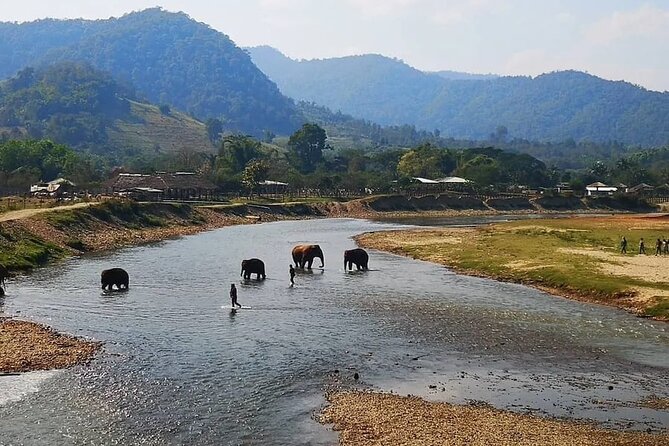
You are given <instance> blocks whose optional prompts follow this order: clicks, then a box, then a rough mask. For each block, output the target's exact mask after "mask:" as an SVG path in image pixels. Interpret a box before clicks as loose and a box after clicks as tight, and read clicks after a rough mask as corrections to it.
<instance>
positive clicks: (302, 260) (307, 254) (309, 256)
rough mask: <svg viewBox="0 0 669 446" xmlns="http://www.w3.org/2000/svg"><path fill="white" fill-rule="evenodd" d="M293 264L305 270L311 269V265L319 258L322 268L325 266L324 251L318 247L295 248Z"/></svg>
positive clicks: (304, 246) (303, 246) (298, 246)
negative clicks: (305, 268)
mask: <svg viewBox="0 0 669 446" xmlns="http://www.w3.org/2000/svg"><path fill="white" fill-rule="evenodd" d="M292 254H293V262H295V266H296V267H298V268H301V269H304V266H305V265H306V267H307V268H308V269H311V264H312V263H313V262H314V259H315V258H316V257H318V258H319V259H321V268H323V267H324V266H325V262H324V261H323V251H322V250H321V247H320V246H318V245H297V246H295V247H294V248H293V253H292Z"/></svg>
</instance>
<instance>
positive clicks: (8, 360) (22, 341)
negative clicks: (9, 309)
mask: <svg viewBox="0 0 669 446" xmlns="http://www.w3.org/2000/svg"><path fill="white" fill-rule="evenodd" d="M100 347H101V344H100V343H99V342H91V341H87V340H84V339H80V338H76V337H74V336H69V335H64V334H60V333H56V332H55V331H54V330H52V329H51V328H49V327H46V326H44V325H40V324H36V323H34V322H28V321H20V320H14V319H0V373H19V372H27V371H33V370H49V369H61V368H66V367H71V366H73V365H75V364H82V363H86V362H88V361H90V360H91V359H92V358H93V356H94V355H95V353H96V352H97V351H98V350H99V349H100Z"/></svg>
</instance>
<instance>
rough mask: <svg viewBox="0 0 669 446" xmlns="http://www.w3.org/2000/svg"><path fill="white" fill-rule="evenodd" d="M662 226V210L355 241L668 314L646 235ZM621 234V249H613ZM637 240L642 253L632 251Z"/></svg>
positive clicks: (668, 275) (663, 268) (661, 270)
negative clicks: (644, 252)
mask: <svg viewBox="0 0 669 446" xmlns="http://www.w3.org/2000/svg"><path fill="white" fill-rule="evenodd" d="M667 231H669V218H667V217H666V216H663V215H618V216H608V217H601V216H600V217H582V216H581V217H574V218H560V219H544V220H541V221H537V220H525V221H522V220H521V221H515V222H509V223H500V224H494V225H489V226H485V227H480V228H468V229H462V228H440V229H424V230H407V231H392V232H380V233H370V234H363V235H361V236H358V237H357V238H356V240H357V242H358V243H359V244H360V245H361V246H363V247H368V248H375V249H380V250H384V251H388V252H393V253H396V254H401V255H406V256H410V257H414V258H418V259H421V260H427V261H431V262H435V263H439V264H442V265H445V266H447V267H449V268H452V269H454V270H456V271H458V272H460V273H463V274H468V275H475V276H480V277H487V278H492V279H496V280H502V281H509V282H516V283H522V284H526V285H529V286H533V287H536V288H539V289H542V290H545V291H548V292H551V293H553V294H557V295H561V296H564V297H568V298H572V299H577V300H581V301H586V302H591V303H597V304H605V305H610V306H615V307H618V308H622V309H625V310H627V311H630V312H632V313H634V314H637V315H639V316H645V317H652V318H655V319H658V320H664V321H666V320H669V268H667V266H669V256H654V255H652V254H653V251H654V247H653V245H654V240H656V239H657V238H658V237H662V236H663V234H664V233H665V232H667ZM622 235H625V236H626V237H627V239H628V241H629V245H628V253H627V254H625V255H623V254H620V252H619V240H620V237H621V236H622ZM642 237H643V238H644V239H645V240H646V244H647V252H648V253H649V254H651V255H638V254H637V253H636V252H635V250H637V249H638V248H637V246H638V241H639V240H640V238H642Z"/></svg>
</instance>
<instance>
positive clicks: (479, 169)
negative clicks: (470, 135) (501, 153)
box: [458, 155, 500, 186]
mask: <svg viewBox="0 0 669 446" xmlns="http://www.w3.org/2000/svg"><path fill="white" fill-rule="evenodd" d="M458 175H460V176H463V177H465V178H467V179H468V180H471V181H474V182H475V183H477V184H478V185H480V186H489V185H494V184H495V183H497V182H498V180H499V177H500V170H499V165H498V163H497V161H495V160H494V159H492V158H490V157H489V156H486V155H477V156H475V157H474V158H472V159H471V160H469V161H467V162H466V163H465V164H464V165H463V166H462V167H460V168H459V169H458Z"/></svg>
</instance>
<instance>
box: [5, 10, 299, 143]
mask: <svg viewBox="0 0 669 446" xmlns="http://www.w3.org/2000/svg"><path fill="white" fill-rule="evenodd" d="M60 61H83V62H87V63H89V64H91V65H92V66H93V67H95V68H97V69H100V70H103V71H106V72H108V73H110V74H111V75H113V76H114V77H115V78H116V79H119V80H122V81H125V82H127V83H129V84H132V85H133V86H135V87H136V88H137V91H138V93H139V94H140V95H142V96H144V97H146V98H147V99H148V100H150V101H152V102H154V103H165V104H169V105H172V106H173V107H176V108H178V109H180V110H184V111H186V112H188V113H190V114H192V115H194V116H197V117H198V118H200V119H206V118H209V117H218V118H223V120H224V122H225V124H226V127H228V128H231V129H236V130H241V131H245V132H249V133H252V134H261V133H262V132H263V131H264V130H270V131H273V132H276V133H279V132H280V133H290V132H292V131H294V130H295V129H296V128H297V127H299V125H300V124H301V123H302V118H301V116H300V114H299V112H298V111H297V109H296V107H295V104H294V103H293V102H292V101H291V100H290V99H288V98H287V97H285V96H283V95H282V94H281V93H280V91H279V90H278V88H277V87H276V85H275V84H274V83H273V82H271V81H270V80H269V79H268V78H267V76H265V74H263V73H262V72H261V71H260V70H259V69H258V68H257V67H256V66H255V65H254V64H253V63H252V62H251V60H250V58H249V56H248V55H247V54H246V53H245V52H244V51H242V50H241V49H240V48H238V47H237V46H236V45H235V44H234V42H232V40H230V39H229V38H228V36H226V35H225V34H222V33H220V32H218V31H216V30H214V29H212V28H210V27H209V26H207V25H205V24H203V23H199V22H196V21H194V20H192V19H191V18H190V17H188V16H187V15H185V14H183V13H171V12H167V11H164V10H162V9H159V8H154V9H148V10H145V11H141V12H136V13H131V14H127V15H124V16H123V17H120V18H113V19H108V20H95V21H88V20H51V19H48V20H39V21H36V22H31V23H23V24H14V23H0V78H6V77H8V76H11V75H13V74H15V73H16V72H18V71H19V70H20V69H22V68H24V67H25V66H27V65H32V66H35V65H38V66H39V65H48V64H51V63H54V62H60Z"/></svg>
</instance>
